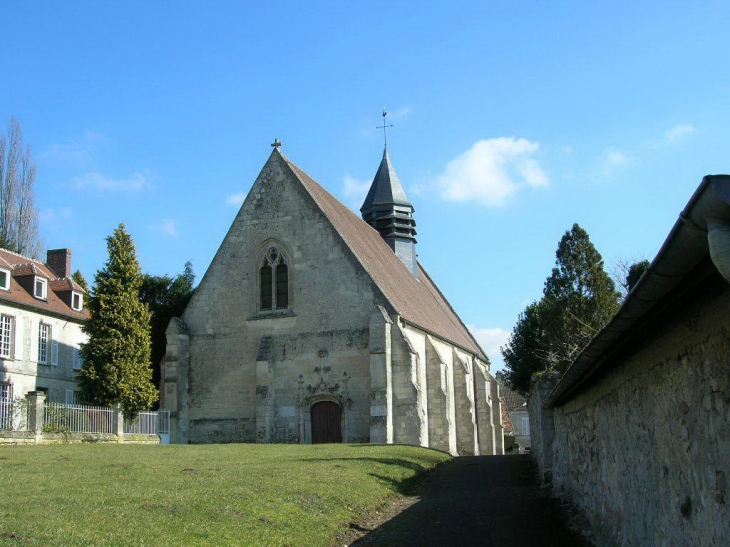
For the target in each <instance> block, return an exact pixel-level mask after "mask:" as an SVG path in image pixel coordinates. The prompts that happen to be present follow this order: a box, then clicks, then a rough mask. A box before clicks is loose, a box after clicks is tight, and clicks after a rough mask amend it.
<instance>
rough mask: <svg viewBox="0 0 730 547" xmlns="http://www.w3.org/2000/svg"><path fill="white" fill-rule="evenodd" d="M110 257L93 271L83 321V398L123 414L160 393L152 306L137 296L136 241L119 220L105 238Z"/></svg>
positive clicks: (142, 406)
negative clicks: (154, 368)
mask: <svg viewBox="0 0 730 547" xmlns="http://www.w3.org/2000/svg"><path fill="white" fill-rule="evenodd" d="M106 241H107V249H108V251H109V259H108V260H107V262H106V264H105V266H104V269H103V270H100V271H98V272H97V273H96V276H95V277H94V286H93V288H92V291H91V295H90V297H89V299H88V309H89V313H90V315H91V317H90V319H89V320H88V322H87V323H86V325H85V326H84V332H86V333H87V334H88V335H89V340H88V342H87V343H86V344H84V345H83V346H82V348H81V352H82V356H83V358H84V365H83V367H82V369H81V373H80V375H79V387H80V388H81V393H80V395H81V400H82V402H85V403H88V404H95V405H102V406H111V405H113V404H115V403H121V406H122V409H123V410H124V413H125V414H127V415H133V414H136V413H137V412H140V411H143V410H148V409H149V408H150V407H151V406H152V405H153V404H154V403H155V401H156V400H157V397H158V394H157V390H156V389H155V386H154V385H153V384H152V382H151V379H152V369H151V368H150V311H149V309H148V308H147V306H146V305H145V304H144V303H143V302H141V301H140V299H139V290H140V287H141V285H142V274H141V272H140V267H139V262H138V261H137V255H136V251H135V248H134V243H133V241H132V238H131V237H130V236H129V234H128V233H127V232H126V231H125V229H124V225H123V224H120V225H119V226H118V227H117V228H116V229H115V230H114V234H113V235H112V236H110V237H108V238H107V240H106Z"/></svg>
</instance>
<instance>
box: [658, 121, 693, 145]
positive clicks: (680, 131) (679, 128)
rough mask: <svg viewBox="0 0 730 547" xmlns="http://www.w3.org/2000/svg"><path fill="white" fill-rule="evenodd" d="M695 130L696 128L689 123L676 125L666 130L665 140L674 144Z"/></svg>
mask: <svg viewBox="0 0 730 547" xmlns="http://www.w3.org/2000/svg"><path fill="white" fill-rule="evenodd" d="M694 132H695V128H694V127H693V126H691V125H688V124H683V125H675V126H674V127H672V128H671V129H670V130H669V131H665V132H664V142H666V143H669V144H674V143H677V142H679V141H681V140H682V139H684V137H686V136H687V135H690V134H692V133H694Z"/></svg>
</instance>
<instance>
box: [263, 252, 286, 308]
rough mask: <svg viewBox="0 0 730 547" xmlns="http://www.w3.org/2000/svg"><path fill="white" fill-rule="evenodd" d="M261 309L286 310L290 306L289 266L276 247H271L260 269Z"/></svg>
mask: <svg viewBox="0 0 730 547" xmlns="http://www.w3.org/2000/svg"><path fill="white" fill-rule="evenodd" d="M259 283H260V284H259V292H260V307H261V311H273V310H285V309H287V308H288V307H289V266H288V264H287V260H286V257H285V256H284V254H283V253H282V252H281V251H280V250H279V249H277V248H276V247H269V249H268V251H266V253H265V254H264V258H263V261H262V263H261V268H260V269H259Z"/></svg>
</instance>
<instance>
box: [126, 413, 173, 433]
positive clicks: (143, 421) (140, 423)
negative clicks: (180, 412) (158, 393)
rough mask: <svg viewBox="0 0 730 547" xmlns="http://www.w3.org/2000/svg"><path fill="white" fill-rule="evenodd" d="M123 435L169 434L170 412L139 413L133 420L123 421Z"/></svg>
mask: <svg viewBox="0 0 730 547" xmlns="http://www.w3.org/2000/svg"><path fill="white" fill-rule="evenodd" d="M124 433H132V434H137V435H163V434H169V433H170V411H169V410H158V411H156V412H140V413H139V414H137V416H135V417H134V418H133V419H131V420H128V419H126V418H125V419H124Z"/></svg>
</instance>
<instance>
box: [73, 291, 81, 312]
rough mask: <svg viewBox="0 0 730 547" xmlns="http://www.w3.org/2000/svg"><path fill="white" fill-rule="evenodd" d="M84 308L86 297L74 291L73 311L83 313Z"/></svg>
mask: <svg viewBox="0 0 730 547" xmlns="http://www.w3.org/2000/svg"><path fill="white" fill-rule="evenodd" d="M83 307H84V296H83V295H82V294H81V293H80V292H76V291H73V292H72V293H71V309H72V310H74V311H81V310H82V309H83Z"/></svg>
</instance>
